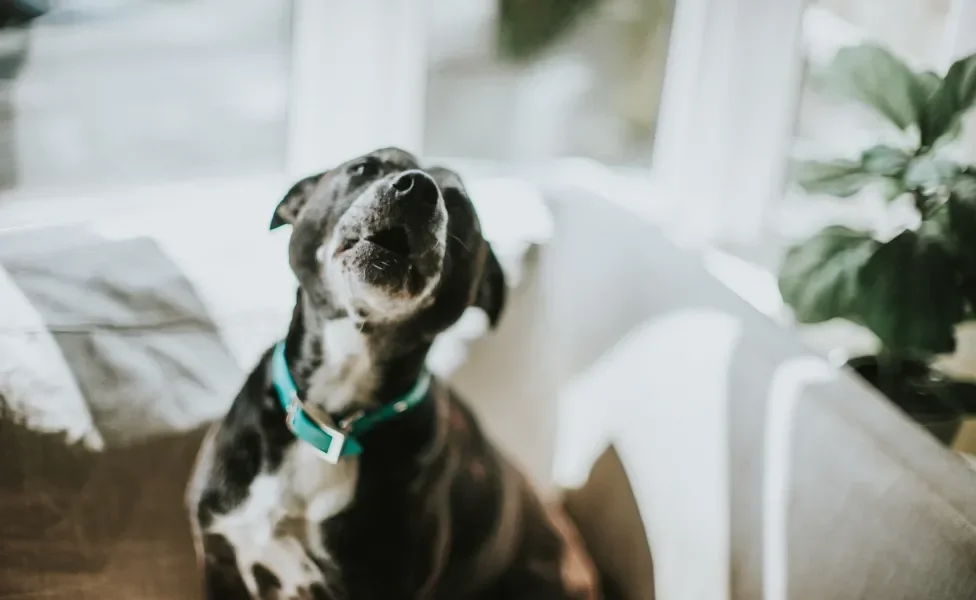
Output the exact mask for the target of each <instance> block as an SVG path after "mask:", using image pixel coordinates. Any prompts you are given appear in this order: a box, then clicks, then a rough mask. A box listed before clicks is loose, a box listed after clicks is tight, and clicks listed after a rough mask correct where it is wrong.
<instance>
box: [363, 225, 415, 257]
mask: <svg viewBox="0 0 976 600" xmlns="http://www.w3.org/2000/svg"><path fill="white" fill-rule="evenodd" d="M363 241H365V242H367V243H369V244H373V245H374V246H377V247H379V248H381V249H383V250H385V251H387V252H389V253H391V254H397V255H399V256H403V257H406V256H409V255H410V240H409V238H408V237H407V229H406V228H405V227H391V228H389V229H383V230H380V231H377V232H376V233H374V234H372V235H368V236H366V237H364V238H363Z"/></svg>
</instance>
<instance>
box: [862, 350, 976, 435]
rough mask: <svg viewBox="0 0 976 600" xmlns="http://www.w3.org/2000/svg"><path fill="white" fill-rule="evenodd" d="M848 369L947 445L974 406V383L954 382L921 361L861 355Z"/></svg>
mask: <svg viewBox="0 0 976 600" xmlns="http://www.w3.org/2000/svg"><path fill="white" fill-rule="evenodd" d="M847 366H848V367H850V368H851V369H853V370H854V372H855V373H857V374H858V375H860V376H861V377H862V378H863V379H864V380H866V381H867V382H868V383H870V384H871V385H872V386H874V387H875V388H876V389H877V390H878V391H880V392H881V393H882V394H884V395H885V396H887V397H888V399H890V400H891V401H892V402H893V403H894V404H895V406H897V407H898V408H900V409H901V410H902V411H904V412H905V413H907V414H908V416H910V417H911V418H912V419H913V420H915V422H917V423H918V424H919V425H921V426H922V427H924V428H925V429H926V430H927V431H928V432H929V433H931V434H932V435H934V436H935V437H936V439H938V440H939V441H940V442H942V443H943V444H945V445H946V446H951V445H952V442H953V441H954V440H955V439H956V435H957V434H958V433H959V428H960V427H962V421H963V418H964V417H965V415H966V413H967V412H968V411H969V409H971V407H972V404H973V398H971V397H970V396H972V395H973V389H974V386H973V385H972V384H971V383H966V382H957V381H954V380H952V379H951V378H949V377H947V376H946V375H944V374H943V373H940V372H939V371H936V370H935V369H933V368H932V367H931V366H929V364H928V363H926V362H923V361H920V360H912V359H904V360H899V361H898V362H896V363H892V362H891V361H890V359H889V360H885V361H884V363H883V364H882V363H881V360H880V359H879V358H878V357H877V356H859V357H857V358H852V359H850V360H848V361H847Z"/></svg>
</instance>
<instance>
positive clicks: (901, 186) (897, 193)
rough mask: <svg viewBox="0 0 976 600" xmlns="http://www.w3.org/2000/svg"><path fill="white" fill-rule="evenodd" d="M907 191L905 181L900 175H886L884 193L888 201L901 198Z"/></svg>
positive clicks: (883, 182)
mask: <svg viewBox="0 0 976 600" xmlns="http://www.w3.org/2000/svg"><path fill="white" fill-rule="evenodd" d="M907 191H908V189H907V188H906V187H905V182H904V181H903V180H902V179H901V178H900V177H885V178H884V180H883V181H882V194H883V195H884V199H885V200H887V201H888V202H892V201H894V200H895V199H897V198H900V197H901V195H902V194H904V193H905V192H907Z"/></svg>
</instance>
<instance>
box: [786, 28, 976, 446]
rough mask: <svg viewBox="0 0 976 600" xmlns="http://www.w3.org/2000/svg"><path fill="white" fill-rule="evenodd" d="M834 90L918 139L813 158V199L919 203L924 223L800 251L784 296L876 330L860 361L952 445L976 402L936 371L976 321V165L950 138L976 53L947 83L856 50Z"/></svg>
mask: <svg viewBox="0 0 976 600" xmlns="http://www.w3.org/2000/svg"><path fill="white" fill-rule="evenodd" d="M822 82H823V83H824V84H825V85H826V86H828V87H829V88H830V89H831V90H833V91H834V92H839V93H841V94H843V96H844V97H846V98H847V99H849V100H852V101H856V102H859V103H861V104H863V105H865V106H867V107H868V108H870V109H872V110H874V111H875V112H877V113H878V114H879V115H881V116H882V117H884V119H885V120H886V121H888V122H890V123H891V124H892V125H894V126H895V127H897V128H898V129H900V130H902V131H903V132H905V134H906V136H905V137H906V139H910V140H911V142H910V143H908V144H907V145H906V146H905V147H895V146H890V145H876V146H874V147H871V148H867V149H865V150H864V151H863V152H862V153H861V154H860V156H858V157H857V158H854V159H843V160H831V161H813V160H808V161H802V162H798V163H796V164H795V165H794V168H793V173H792V178H793V180H794V181H795V182H796V183H798V184H799V186H800V187H801V188H803V189H804V190H805V191H807V192H809V193H813V194H827V195H831V196H834V197H837V198H850V197H852V196H854V195H855V194H858V193H860V192H862V191H863V192H864V193H865V194H871V193H873V194H879V195H881V196H883V198H885V200H886V201H887V202H888V203H895V202H897V203H900V204H901V203H905V202H908V203H909V204H910V205H911V206H912V207H913V209H914V211H916V212H917V215H916V216H917V218H916V219H914V223H912V224H911V225H907V226H905V227H904V228H902V229H901V230H900V231H895V232H892V233H893V235H892V234H891V233H890V234H889V235H887V236H881V235H879V234H878V232H875V231H868V230H858V229H853V228H850V227H844V226H841V225H832V226H829V227H826V228H824V229H823V230H821V231H820V232H818V233H817V234H816V235H814V236H813V237H811V238H809V239H807V240H804V241H803V242H801V243H799V244H797V245H795V246H793V247H791V248H790V249H789V250H788V251H787V254H786V256H785V259H784V261H783V264H782V266H781V269H780V273H779V289H780V292H781V293H782V295H783V299H784V301H785V302H786V303H787V304H788V305H790V306H791V307H792V309H793V312H794V314H795V318H796V320H797V321H798V322H801V323H820V322H824V321H828V320H831V319H835V318H839V319H846V320H848V321H851V322H854V323H857V324H860V325H862V326H864V327H866V328H867V329H869V330H870V331H871V332H873V333H874V334H875V335H876V336H877V338H878V340H879V341H880V346H881V350H880V351H879V352H878V353H877V354H875V355H873V356H860V357H857V358H854V359H852V360H850V361H848V365H849V366H850V367H851V368H853V369H854V370H855V371H856V372H857V373H858V374H859V375H861V376H862V377H863V378H865V379H866V380H867V381H869V382H870V383H871V384H872V385H874V386H875V387H876V388H877V389H879V390H880V391H881V392H882V393H884V394H885V395H886V396H887V397H888V398H890V399H891V400H892V401H893V402H894V403H895V404H896V405H898V406H899V407H900V408H902V409H903V410H904V411H905V412H907V413H908V414H909V415H911V416H912V417H913V418H914V419H915V420H916V421H918V422H919V423H921V424H922V425H923V426H925V427H926V428H927V429H928V430H929V431H931V432H932V433H933V434H935V435H936V437H938V438H939V439H940V440H942V441H943V442H944V443H946V444H951V442H952V440H953V438H954V437H955V435H956V433H957V432H958V429H959V426H960V424H961V419H962V415H963V414H964V413H965V412H967V411H968V410H969V409H970V408H971V407H972V406H973V401H972V394H971V393H970V391H971V390H972V389H973V386H972V385H970V384H968V383H966V382H960V381H954V380H952V379H951V378H949V377H947V376H945V375H943V374H941V373H939V372H938V371H936V370H935V369H933V368H932V366H931V365H932V361H933V359H934V358H935V357H937V356H938V355H944V354H950V353H952V352H954V351H955V349H956V326H957V325H959V324H960V323H963V322H965V321H969V320H972V319H974V316H976V168H974V167H973V166H970V165H965V164H960V162H958V161H956V160H953V159H952V158H950V151H951V146H950V142H952V141H953V140H955V139H957V138H958V137H959V135H960V132H961V130H962V126H961V118H962V115H963V113H965V112H966V111H967V110H968V109H970V108H971V107H972V106H973V104H974V101H976V55H974V56H970V57H967V58H964V59H962V60H959V61H957V62H956V63H954V64H953V65H952V66H951V67H950V68H949V70H948V72H947V73H946V75H945V76H944V77H940V76H939V75H937V74H935V73H932V72H925V73H916V72H913V71H912V70H911V69H909V68H908V67H907V66H906V65H905V64H904V63H903V62H902V61H900V60H899V59H898V58H896V57H895V56H893V55H892V54H891V53H890V52H888V51H887V50H885V49H883V48H881V47H878V46H875V45H863V46H858V47H852V48H845V49H843V50H841V51H840V52H838V54H837V56H836V58H835V59H834V61H833V62H832V63H831V65H830V66H829V67H828V68H827V69H826V71H825V72H824V74H823V78H822Z"/></svg>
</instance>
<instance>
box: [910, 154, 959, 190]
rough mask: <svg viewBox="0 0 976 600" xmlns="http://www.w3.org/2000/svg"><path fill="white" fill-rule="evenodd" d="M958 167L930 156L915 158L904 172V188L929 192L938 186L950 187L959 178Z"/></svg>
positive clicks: (924, 155)
mask: <svg viewBox="0 0 976 600" xmlns="http://www.w3.org/2000/svg"><path fill="white" fill-rule="evenodd" d="M959 170H960V169H959V165H957V164H956V163H954V162H951V161H948V160H945V159H941V158H938V157H935V156H932V155H931V154H923V155H921V156H917V157H915V158H914V159H913V160H912V161H911V163H909V165H908V169H906V171H905V186H906V187H907V188H908V189H912V190H915V189H917V190H921V191H925V192H931V191H932V190H935V189H936V188H938V187H939V186H942V185H950V184H951V183H952V182H953V181H954V180H955V179H956V178H957V177H958V176H959Z"/></svg>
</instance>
